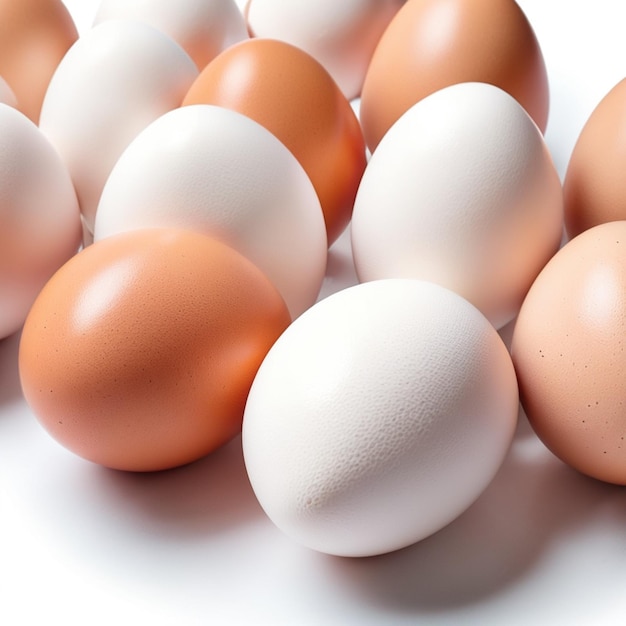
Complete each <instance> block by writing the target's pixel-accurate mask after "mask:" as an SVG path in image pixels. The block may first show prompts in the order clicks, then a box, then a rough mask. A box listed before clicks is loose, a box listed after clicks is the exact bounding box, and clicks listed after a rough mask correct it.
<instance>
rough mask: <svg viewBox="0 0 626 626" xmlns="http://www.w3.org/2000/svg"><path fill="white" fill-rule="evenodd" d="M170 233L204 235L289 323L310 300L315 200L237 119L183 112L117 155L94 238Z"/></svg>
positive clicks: (216, 111)
mask: <svg viewBox="0 0 626 626" xmlns="http://www.w3.org/2000/svg"><path fill="white" fill-rule="evenodd" d="M172 226H175V227H180V228H189V229H193V230H198V231H202V232H205V233H210V234H212V235H213V236H216V237H218V238H220V239H221V240H223V241H225V242H226V243H228V244H229V245H231V246H233V247H234V248H236V249H237V250H238V251H239V252H241V253H242V254H244V255H245V256H247V257H248V258H249V259H250V260H252V261H253V262H254V263H255V264H256V265H258V266H259V267H260V268H261V269H262V270H263V271H264V272H265V273H266V274H267V275H268V277H269V278H270V279H271V280H272V281H273V282H274V284H275V285H276V287H277V288H278V290H279V291H280V292H281V294H282V295H283V297H284V299H285V301H286V302H287V304H288V307H289V310H290V312H291V314H292V315H293V316H294V317H295V316H297V315H299V314H300V313H302V311H304V310H305V309H306V308H308V307H309V306H311V305H312V304H313V303H314V302H315V300H316V299H317V296H318V293H319V291H320V287H321V285H322V281H323V279H324V273H325V270H326V256H327V246H326V233H325V229H324V218H323V215H322V211H321V208H320V203H319V200H318V198H317V196H316V194H315V190H314V189H313V185H312V184H311V181H310V180H309V178H308V177H307V175H306V173H305V172H304V170H303V169H302V166H301V165H300V164H299V163H298V161H297V160H296V158H295V157H294V156H293V155H292V154H291V153H290V152H289V150H287V148H286V147H285V146H284V145H283V144H282V143H281V142H280V141H279V140H278V139H277V138H276V137H275V136H274V135H272V134H271V133H270V132H269V131H268V130H266V129H265V128H263V127H262V126H261V125H260V124H257V123H256V122H254V121H253V120H251V119H249V118H247V117H245V116H244V115H241V114H240V113H236V112H235V111H230V110H228V109H224V108H221V107H216V106H211V105H195V106H187V107H182V108H180V109H177V110H174V111H170V112H169V113H167V114H165V115H163V116H162V117H161V118H159V119H158V120H156V121H155V122H153V123H152V124H150V125H149V126H148V127H147V128H146V129H145V130H144V131H143V132H141V133H140V134H139V135H138V136H137V137H136V139H135V140H134V141H133V142H132V143H131V144H130V145H129V146H128V148H127V149H126V150H125V151H124V153H123V154H122V155H121V157H120V159H119V160H118V162H117V163H116V165H115V167H114V169H113V171H112V172H111V175H110V177H109V179H108V181H107V183H106V185H105V187H104V190H103V193H102V198H101V202H100V205H99V208H98V214H97V218H96V225H95V238H96V240H99V239H103V238H105V237H108V236H109V235H112V234H115V233H118V232H122V231H125V230H132V229H138V228H148V227H172Z"/></svg>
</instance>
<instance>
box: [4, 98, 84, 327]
mask: <svg viewBox="0 0 626 626" xmlns="http://www.w3.org/2000/svg"><path fill="white" fill-rule="evenodd" d="M0 224H2V228H0V338H2V337H7V336H8V335H10V334H12V333H13V332H15V331H17V330H18V329H19V328H20V327H21V326H22V324H23V322H24V320H25V318H26V315H27V313H28V310H29V308H30V306H31V304H32V303H33V301H34V299H35V297H36V296H37V294H38V293H39V291H40V290H41V288H42V287H43V286H44V284H45V282H46V281H47V280H48V279H49V278H50V276H52V274H53V273H54V272H55V271H56V270H57V269H58V268H59V267H60V266H61V265H62V264H63V263H65V261H67V260H68V259H69V258H70V257H71V256H73V255H74V254H75V253H76V252H77V250H78V247H79V245H80V240H81V224H80V213H79V210H78V202H77V200H76V194H75V193H74V188H73V186H72V181H71V179H70V176H69V173H68V171H67V168H66V167H65V165H64V164H63V162H62V161H61V159H60V157H59V155H58V154H57V153H56V151H55V150H54V148H53V147H52V145H51V144H50V142H49V141H48V140H47V139H46V137H45V136H44V135H43V134H42V133H41V131H40V130H39V129H38V128H37V126H35V124H34V123H33V122H32V121H31V120H30V119H29V118H27V117H26V116H25V115H24V114H23V113H21V112H20V111H17V110H16V109H14V108H12V107H10V106H8V105H6V104H0Z"/></svg>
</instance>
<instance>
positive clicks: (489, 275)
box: [351, 83, 563, 327]
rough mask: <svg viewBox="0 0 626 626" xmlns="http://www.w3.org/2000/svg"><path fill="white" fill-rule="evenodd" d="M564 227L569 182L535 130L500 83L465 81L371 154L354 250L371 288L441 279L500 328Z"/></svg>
mask: <svg viewBox="0 0 626 626" xmlns="http://www.w3.org/2000/svg"><path fill="white" fill-rule="evenodd" d="M562 230H563V199H562V188H561V182H560V179H559V176H558V173H557V171H556V169H555V167H554V164H553V162H552V158H551V156H550V154H549V151H548V149H547V147H546V144H545V142H544V140H543V136H542V135H541V133H540V132H539V130H538V128H537V126H536V125H535V123H534V122H533V121H532V120H531V118H530V117H529V116H528V114H527V113H526V112H525V111H524V109H523V108H522V107H521V106H520V105H519V103H518V102H517V101H516V100H515V99H513V98H512V97H511V96H510V95H508V94H507V93H506V92H504V91H503V90H501V89H499V88H498V87H494V86H492V85H488V84H485V83H462V84H459V85H452V86H450V87H446V88H444V89H441V90H440V91H438V92H435V93H434V94H431V95H430V96H428V97H427V98H425V99H424V100H422V101H420V102H418V103H417V104H415V105H414V106H413V107H411V109H409V110H408V111H407V112H406V113H405V114H404V115H403V116H402V117H401V118H400V119H399V120H398V121H397V122H396V123H395V124H394V125H393V127H392V128H391V129H390V130H389V132H388V133H387V135H386V136H385V137H384V139H383V141H382V142H381V143H380V145H379V146H378V148H377V150H376V151H375V152H374V154H373V155H372V158H371V159H370V161H369V163H368V165H367V169H366V171H365V173H364V175H363V178H362V181H361V184H360V187H359V190H358V194H357V197H356V202H355V205H354V212H353V217H352V226H351V234H352V251H353V255H354V262H355V266H356V271H357V274H358V277H359V280H360V281H361V282H364V281H369V280H375V279H379V278H419V279H424V280H431V281H433V282H436V283H439V284H441V285H443V286H444V287H448V288H449V289H452V290H453V291H456V292H457V293H459V294H460V295H462V296H463V297H464V298H467V299H468V300H469V301H470V302H472V303H473V304H474V305H476V306H477V307H478V308H479V309H480V310H481V311H482V312H483V313H484V314H485V315H486V316H487V317H488V318H489V320H490V321H491V322H492V323H493V324H494V325H495V326H497V327H501V326H503V325H504V324H506V323H507V322H509V321H510V320H511V319H512V318H513V317H514V316H515V314H516V313H517V311H518V310H519V307H520V305H521V303H522V300H523V298H524V296H525V295H526V292H527V291H528V289H529V288H530V285H531V284H532V282H533V280H534V279H535V277H536V276H537V274H538V273H539V271H540V270H541V269H542V267H543V266H544V265H545V263H546V262H547V261H548V259H550V257H551V256H552V255H553V254H554V253H555V252H556V250H557V249H558V247H559V243H560V240H561V236H562Z"/></svg>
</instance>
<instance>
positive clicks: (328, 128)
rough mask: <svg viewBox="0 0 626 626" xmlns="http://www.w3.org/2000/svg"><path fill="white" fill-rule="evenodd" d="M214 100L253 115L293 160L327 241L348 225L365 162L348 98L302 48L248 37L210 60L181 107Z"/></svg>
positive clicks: (360, 137)
mask: <svg viewBox="0 0 626 626" xmlns="http://www.w3.org/2000/svg"><path fill="white" fill-rule="evenodd" d="M189 104H214V105H218V106H223V107H225V108H228V109H233V110H235V111H238V112H239V113H243V114H244V115H246V116H248V117H250V118H252V119H253V120H255V121H256V122H258V123H259V124H261V125H262V126H264V127H265V128H267V129H268V130H269V131H270V132H272V133H273V134H274V135H275V136H276V137H278V139H280V140H281V141H282V142H283V144H285V146H287V148H289V150H291V152H292V153H293V154H294V156H295V157H296V158H297V159H298V161H299V162H300V164H301V165H302V167H303V168H304V169H305V171H306V172H307V174H308V176H309V178H310V179H311V182H312V183H313V186H314V187H315V191H316V192H317V195H318V197H319V199H320V204H321V205H322V211H323V212H324V219H325V223H326V231H327V236H328V244H329V245H330V244H331V243H332V242H333V241H335V239H337V237H338V236H339V235H340V234H341V233H342V232H343V230H344V229H345V227H346V226H347V225H348V223H349V221H350V218H351V215H352V207H353V204H354V198H355V196H356V191H357V188H358V185H359V182H360V180H361V176H362V174H363V171H364V169H365V165H366V155H365V142H364V139H363V135H362V133H361V128H360V125H359V122H358V120H357V117H356V115H355V113H354V111H353V109H352V107H351V106H350V103H349V102H348V100H347V99H346V97H345V96H344V95H343V93H342V92H341V90H340V89H339V87H338V86H337V84H336V83H335V81H334V80H333V79H332V78H331V76H330V74H329V73H328V72H327V71H326V70H325V69H324V67H323V66H322V65H321V64H320V63H319V62H318V61H316V60H315V59H314V58H313V57H312V56H310V55H309V54H308V53H306V52H304V51H303V50H300V49H299V48H296V47H295V46H293V45H291V44H288V43H285V42H282V41H277V40H273V39H263V38H258V39H250V40H246V41H243V42H240V43H238V44H235V45H234V46H231V47H230V48H228V49H227V50H225V51H224V52H222V53H221V54H220V55H218V56H217V57H216V58H215V59H213V61H211V62H210V63H209V64H208V65H207V66H206V67H205V68H204V70H203V71H202V72H201V73H200V76H199V77H198V78H197V79H196V81H195V82H194V83H193V85H192V86H191V88H190V89H189V91H188V93H187V96H186V97H185V99H184V101H183V105H189Z"/></svg>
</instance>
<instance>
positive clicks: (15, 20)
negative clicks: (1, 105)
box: [0, 0, 78, 123]
mask: <svg viewBox="0 0 626 626" xmlns="http://www.w3.org/2000/svg"><path fill="white" fill-rule="evenodd" d="M77 39H78V31H77V30H76V25H75V24H74V21H73V19H72V17H71V15H70V13H69V11H68V10H67V8H66V7H65V5H64V4H63V2H61V0H0V76H2V77H3V78H4V79H5V80H6V82H7V83H8V84H9V86H10V87H11V89H12V90H13V93H14V94H15V97H16V99H17V106H18V108H19V109H20V111H22V113H24V114H25V115H27V116H28V117H29V118H30V119H31V120H33V122H35V123H37V122H38V121H39V111H40V109H41V103H42V101H43V97H44V94H45V93H46V89H47V88H48V83H49V82H50V78H51V77H52V74H53V73H54V71H55V70H56V68H57V65H58V64H59V62H60V61H61V59H62V58H63V56H64V55H65V53H66V52H67V51H68V50H69V48H70V46H71V45H72V44H73V43H74V42H75V41H76V40H77Z"/></svg>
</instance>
